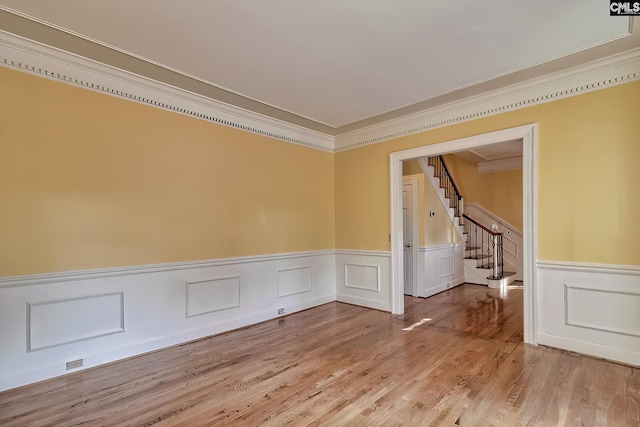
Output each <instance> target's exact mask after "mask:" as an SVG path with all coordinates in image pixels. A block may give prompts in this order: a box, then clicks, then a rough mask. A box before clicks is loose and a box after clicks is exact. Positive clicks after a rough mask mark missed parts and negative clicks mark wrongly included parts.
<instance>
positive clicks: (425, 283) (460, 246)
mask: <svg viewBox="0 0 640 427" xmlns="http://www.w3.org/2000/svg"><path fill="white" fill-rule="evenodd" d="M463 259H464V243H449V244H445V245H437V246H427V247H421V248H418V287H417V289H418V295H417V296H419V297H429V296H431V295H434V294H437V293H438V292H442V291H445V290H447V289H450V288H452V287H454V286H458V285H461V284H462V283H464V262H463Z"/></svg>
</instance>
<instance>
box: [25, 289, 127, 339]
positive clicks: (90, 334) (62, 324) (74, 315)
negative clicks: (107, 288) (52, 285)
mask: <svg viewBox="0 0 640 427" xmlns="http://www.w3.org/2000/svg"><path fill="white" fill-rule="evenodd" d="M27 306H28V308H27V318H28V320H27V325H28V326H27V327H28V331H27V333H28V340H27V346H28V351H35V350H42V349H45V348H49V347H55V346H60V345H64V344H70V343H74V342H77V341H83V340H88V339H92V338H98V337H102V336H105V335H111V334H115V333H118V332H124V293H122V292H117V293H111V294H102V295H91V296H81V297H75V298H65V299H59V300H51V301H43V302H33V303H28V304H27Z"/></svg>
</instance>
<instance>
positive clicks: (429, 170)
mask: <svg viewBox="0 0 640 427" xmlns="http://www.w3.org/2000/svg"><path fill="white" fill-rule="evenodd" d="M418 164H419V165H420V168H422V171H423V172H424V175H425V177H426V179H427V181H429V182H430V183H431V185H432V186H433V188H434V189H435V190H436V194H437V195H438V199H440V203H442V206H444V210H445V211H446V212H447V214H448V215H449V219H450V220H451V223H452V224H453V228H454V229H455V230H456V232H457V233H458V235H459V236H460V239H462V241H463V242H465V241H466V240H467V239H466V236H465V234H464V229H463V227H462V225H460V221H459V219H458V217H457V216H456V214H455V210H454V209H453V208H452V207H451V205H450V204H449V199H447V198H446V197H445V196H444V190H443V189H442V188H440V180H439V179H438V178H436V177H435V169H434V167H433V166H429V165H428V163H427V158H426V157H421V158H419V159H418Z"/></svg>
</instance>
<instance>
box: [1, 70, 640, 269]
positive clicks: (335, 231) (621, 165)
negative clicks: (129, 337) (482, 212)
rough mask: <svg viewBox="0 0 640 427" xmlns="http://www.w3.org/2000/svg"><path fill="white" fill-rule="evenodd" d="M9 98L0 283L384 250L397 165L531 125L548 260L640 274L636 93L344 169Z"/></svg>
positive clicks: (238, 138) (219, 130) (468, 127)
mask: <svg viewBox="0 0 640 427" xmlns="http://www.w3.org/2000/svg"><path fill="white" fill-rule="evenodd" d="M0 90H1V93H2V95H3V97H2V103H0V276H5V275H15V274H31V273H41V272H54V271H65V270H75V269H89V268H100V267H112V266H124V265H138V264H149V263H161V262H173V261H186V260H198V259H211V258H220V257H231V256H243V255H258V254H269V253H279V252H290V251H302V250H316V249H329V248H334V247H335V248H343V249H365V250H388V249H389V242H388V233H389V231H390V230H389V153H391V152H394V151H399V150H403V149H407V148H412V147H417V146H422V145H427V144H432V143H437V142H442V141H448V140H452V139H457V138H462V137H466V136H471V135H476V134H480V133H486V132H491V131H495V130H499V129H504V128H509V127H513V126H518V125H522V124H527V123H538V125H539V127H538V145H537V157H538V164H537V174H538V180H537V198H538V210H537V227H538V233H537V239H538V254H537V257H538V258H539V259H543V260H564V261H579V262H596V263H611V264H631V265H637V264H640V249H639V248H638V244H637V242H638V241H640V230H639V229H638V227H633V226H632V224H634V223H635V216H636V214H637V212H640V197H638V188H640V168H639V167H638V164H639V162H640V143H639V142H638V141H639V139H640V121H639V120H637V114H638V111H640V82H634V83H627V84H624V85H619V86H615V87H612V88H608V89H604V90H599V91H596V92H591V93H588V94H583V95H580V96H575V97H571V98H567V99H562V100H558V101H554V102H551V103H546V104H542V105H537V106H533V107H529V108H525V109H521V110H517V111H512V112H508V113H503V114H500V115H496V116H491V117H487V118H483V119H478V120H474V121H470V122H465V123H461V124H457V125H454V126H449V127H444V128H438V129H434V130H432V131H428V132H424V133H421V134H416V135H410V136H406V137H402V138H398V139H395V140H390V141H385V142H382V143H379V144H373V145H369V146H364V147H361V148H358V149H353V150H347V151H344V152H340V153H337V154H335V155H332V154H331V153H326V152H322V151H318V150H313V149H309V148H305V147H301V146H297V145H293V144H289V143H285V142H280V141H277V140H273V139H269V138H265V137H262V136H259V135H254V134H250V133H247V132H243V131H239V130H236V129H232V128H228V127H224V126H220V125H216V124H213V123H209V122H205V121H202V120H197V119H194V118H191V117H187V116H183V115H179V114H175V113H170V112H167V111H162V110H159V109H155V108H152V107H148V106H145V105H141V104H137V103H134V102H129V101H125V100H122V99H118V98H115V97H110V96H107V95H104V94H99V93H95V92H91V91H88V90H84V89H80V88H76V87H73V86H69V85H65V84H62V83H58V82H52V81H50V80H47V79H43V78H39V77H34V76H30V75H28V74H24V73H20V72H16V71H13V70H8V69H5V68H0ZM425 187H426V186H425ZM425 209H426V201H425ZM436 216H437V215H436ZM505 219H507V218H505ZM514 222H515V221H514ZM514 225H516V224H514ZM425 240H428V237H427V236H426V231H425ZM427 244H428V242H427Z"/></svg>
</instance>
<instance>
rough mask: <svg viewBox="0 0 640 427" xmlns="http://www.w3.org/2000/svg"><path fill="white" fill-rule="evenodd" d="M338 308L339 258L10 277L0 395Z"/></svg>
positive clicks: (0, 333)
mask: <svg viewBox="0 0 640 427" xmlns="http://www.w3.org/2000/svg"><path fill="white" fill-rule="evenodd" d="M194 285H195V286H194ZM190 287H191V288H190ZM189 292H194V293H195V299H192V302H193V303H197V308H198V310H196V311H192V312H190V308H189V304H188V301H189ZM192 296H193V295H192ZM335 300H336V289H335V252H334V251H315V252H314V251H311V252H300V253H287V254H276V255H267V256H264V257H244V258H236V259H232V258H229V259H224V260H209V261H198V262H192V263H173V264H162V265H156V266H137V267H126V268H116V269H101V270H93V271H82V272H68V273H56V274H50V275H47V274H40V275H33V276H22V277H5V278H2V279H0V342H2V345H1V346H0V360H2V363H1V364H0V391H3V390H8V389H10V388H14V387H18V386H21V385H25V384H29V383H33V382H37V381H41V380H45V379H47V378H52V377H55V376H60V375H64V374H66V373H71V372H75V371H77V370H78V369H73V370H70V371H67V370H66V362H68V361H72V360H76V359H82V360H83V367H82V368H79V369H86V368H89V367H94V366H98V365H101V364H104V363H109V362H113V361H116V360H120V359H123V358H128V357H131V356H135V355H139V354H142V353H146V352H150V351H154V350H158V349H162V348H166V347H169V346H173V345H176V344H180V343H184V342H187V341H192V340H195V339H199V338H204V337H207V336H210V335H213V334H218V333H221V332H225V331H228V330H232V329H236V328H240V327H244V326H248V325H251V324H254V323H257V322H262V321H265V320H269V319H273V318H277V317H279V315H278V309H280V308H284V310H285V314H289V313H293V312H296V311H300V310H304V309H307V308H311V307H315V306H317V305H321V304H325V303H328V302H331V301H335ZM96 308H98V309H99V310H98V311H99V313H98V314H96V313H94V311H95V309H96ZM192 309H193V307H192Z"/></svg>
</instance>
